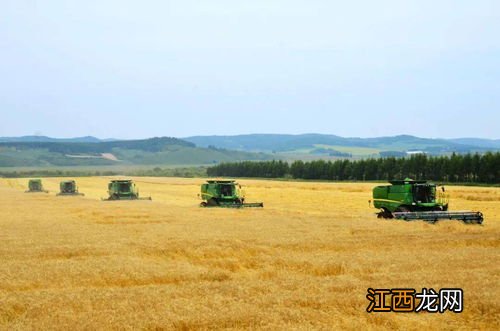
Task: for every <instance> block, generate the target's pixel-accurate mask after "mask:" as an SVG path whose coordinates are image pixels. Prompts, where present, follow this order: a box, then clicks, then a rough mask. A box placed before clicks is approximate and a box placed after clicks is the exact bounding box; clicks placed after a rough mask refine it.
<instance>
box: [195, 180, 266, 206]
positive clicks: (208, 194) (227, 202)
mask: <svg viewBox="0 0 500 331" xmlns="http://www.w3.org/2000/svg"><path fill="white" fill-rule="evenodd" d="M201 199H202V200H204V201H203V202H202V203H201V204H200V206H201V207H223V208H244V207H260V208H262V207H264V204H263V203H262V202H257V203H245V196H244V193H243V192H242V190H241V186H240V185H239V184H238V183H236V182H235V181H234V180H208V181H207V183H206V184H202V185H201Z"/></svg>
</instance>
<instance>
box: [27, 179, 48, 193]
mask: <svg viewBox="0 0 500 331" xmlns="http://www.w3.org/2000/svg"><path fill="white" fill-rule="evenodd" d="M25 192H26V193H39V192H41V193H49V191H47V190H44V189H43V185H42V180H41V179H30V180H29V182H28V190H27V191H25Z"/></svg>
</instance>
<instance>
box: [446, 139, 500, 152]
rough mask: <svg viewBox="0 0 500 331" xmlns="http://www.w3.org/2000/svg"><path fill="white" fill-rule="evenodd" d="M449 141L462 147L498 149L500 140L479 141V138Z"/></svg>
mask: <svg viewBox="0 0 500 331" xmlns="http://www.w3.org/2000/svg"><path fill="white" fill-rule="evenodd" d="M449 141H452V142H455V143H457V144H463V145H470V146H478V147H483V148H492V149H500V139H495V140H493V139H480V138H458V139H450V140H449Z"/></svg>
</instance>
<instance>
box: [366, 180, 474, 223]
mask: <svg viewBox="0 0 500 331" xmlns="http://www.w3.org/2000/svg"><path fill="white" fill-rule="evenodd" d="M390 183H391V185H387V186H377V187H375V188H374V189H373V204H374V207H375V208H378V209H380V212H379V213H378V214H377V215H378V217H379V218H389V219H391V218H395V219H403V220H405V221H411V220H424V221H429V222H437V221H438V220H461V221H464V222H465V223H477V224H481V223H482V222H483V214H482V213H480V212H472V211H457V212H449V211H448V205H449V197H448V195H447V194H446V190H445V189H444V187H441V189H438V187H437V185H436V184H433V183H430V182H427V181H425V180H413V179H410V178H406V179H404V180H393V181H390Z"/></svg>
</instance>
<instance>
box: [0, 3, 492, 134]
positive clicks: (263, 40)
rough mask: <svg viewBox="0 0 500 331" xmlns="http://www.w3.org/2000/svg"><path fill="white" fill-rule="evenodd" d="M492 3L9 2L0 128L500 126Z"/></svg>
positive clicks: (480, 130)
mask: <svg viewBox="0 0 500 331" xmlns="http://www.w3.org/2000/svg"><path fill="white" fill-rule="evenodd" d="M499 123H500V1H498V0H474V1H469V0H439V1H435V0H432V1H429V0H378V1H371V0H370V1H368V0H366V1H360V0H353V1H335V0H325V1H319V0H308V1H296V0H253V1H234V0H227V1H226V0H212V1H192V0H182V1H181V0H178V1H168V0H157V1H153V0H141V1H128V0H106V1H102V0H86V1H64V0H60V1H59V0H44V1H37V0H1V1H0V136H20V135H32V134H41V135H47V136H52V137H75V136H87V135H93V136H96V137H100V138H109V137H114V138H125V139H133V138H147V137H152V136H173V137H187V136H192V135H233V134H248V133H290V134H299V133H326V134H336V135H340V136H345V137H378V136H392V135H397V134H411V135H416V136H420V137H429V138H438V137H439V138H456V137H481V138H494V139H498V138H500V134H499V131H500V130H499V129H500V124H499Z"/></svg>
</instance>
